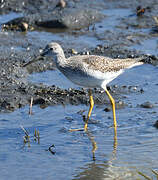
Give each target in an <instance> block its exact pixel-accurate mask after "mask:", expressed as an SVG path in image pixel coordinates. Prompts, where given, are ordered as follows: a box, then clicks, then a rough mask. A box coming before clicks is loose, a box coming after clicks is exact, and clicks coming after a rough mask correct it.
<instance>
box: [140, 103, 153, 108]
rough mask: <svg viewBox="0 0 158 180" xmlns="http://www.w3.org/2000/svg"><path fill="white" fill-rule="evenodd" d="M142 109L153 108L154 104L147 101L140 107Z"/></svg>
mask: <svg viewBox="0 0 158 180" xmlns="http://www.w3.org/2000/svg"><path fill="white" fill-rule="evenodd" d="M140 106H141V107H142V108H153V107H154V104H152V103H151V102H149V101H147V102H144V103H143V104H141V105H140Z"/></svg>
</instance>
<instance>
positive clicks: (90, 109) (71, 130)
mask: <svg viewBox="0 0 158 180" xmlns="http://www.w3.org/2000/svg"><path fill="white" fill-rule="evenodd" d="M88 94H89V101H90V107H89V111H88V116H87V119H86V122H85V125H84V131H87V127H88V120H89V118H90V116H91V112H92V109H93V106H94V101H93V96H92V90H91V89H89V91H88ZM69 131H70V132H73V131H83V129H70V130H69Z"/></svg>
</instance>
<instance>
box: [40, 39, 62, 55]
mask: <svg viewBox="0 0 158 180" xmlns="http://www.w3.org/2000/svg"><path fill="white" fill-rule="evenodd" d="M60 54H63V50H62V48H61V46H60V45H59V44H58V43H56V42H51V43H49V44H48V45H47V46H46V47H45V48H44V49H43V51H42V53H41V56H49V57H52V58H53V57H54V56H58V55H60Z"/></svg>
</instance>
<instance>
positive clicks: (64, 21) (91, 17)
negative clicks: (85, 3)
mask: <svg viewBox="0 0 158 180" xmlns="http://www.w3.org/2000/svg"><path fill="white" fill-rule="evenodd" d="M103 17H104V16H103V15H102V14H101V13H99V12H98V11H96V10H92V9H82V10H81V9H72V8H68V9H64V10H63V11H62V13H60V14H57V17H55V18H53V16H52V19H50V20H47V19H46V20H42V21H41V22H40V21H36V25H37V26H40V27H46V28H68V29H75V30H80V29H82V28H85V27H89V26H90V25H92V24H94V23H95V22H97V21H100V20H101V19H102V18H103Z"/></svg>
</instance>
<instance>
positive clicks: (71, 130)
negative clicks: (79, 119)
mask: <svg viewBox="0 0 158 180" xmlns="http://www.w3.org/2000/svg"><path fill="white" fill-rule="evenodd" d="M69 131H70V132H74V131H84V128H81V129H69Z"/></svg>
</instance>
